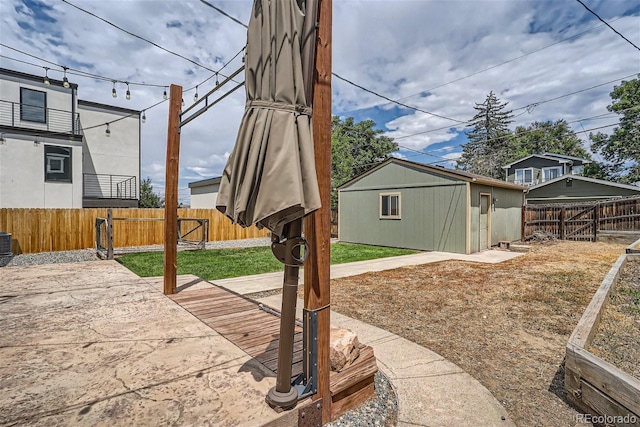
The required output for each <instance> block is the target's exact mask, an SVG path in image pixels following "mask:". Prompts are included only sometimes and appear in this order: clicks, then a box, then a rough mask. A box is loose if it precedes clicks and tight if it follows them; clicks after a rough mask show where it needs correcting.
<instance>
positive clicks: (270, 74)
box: [216, 0, 320, 236]
mask: <svg viewBox="0 0 640 427" xmlns="http://www.w3.org/2000/svg"><path fill="white" fill-rule="evenodd" d="M312 3H313V4H312ZM316 8H317V6H316V2H315V0H313V1H309V0H307V1H306V2H305V1H304V0H271V1H268V0H255V1H254V5H253V11H252V14H251V19H250V21H249V29H248V32H247V50H246V54H245V55H246V56H245V79H246V83H245V86H246V92H247V103H246V108H245V112H244V116H243V118H242V122H241V125H240V130H239V132H238V137H237V140H236V145H235V147H234V149H233V152H232V153H231V155H230V157H229V160H228V161H227V165H226V167H225V169H224V172H223V174H222V180H221V182H220V191H219V194H218V198H217V203H216V205H217V206H216V207H217V209H218V210H220V211H221V212H223V213H224V214H225V215H227V216H228V217H229V218H230V219H231V220H232V221H233V222H234V223H237V224H240V225H242V226H245V227H247V226H250V225H252V224H256V225H257V226H258V227H260V228H262V227H266V228H268V229H270V230H271V231H272V232H274V233H275V234H276V235H278V236H282V231H283V226H284V225H285V224H286V223H288V222H291V221H293V220H294V219H298V218H302V217H303V216H304V215H306V214H308V213H310V212H312V211H314V210H316V209H318V208H319V207H320V195H319V192H318V183H317V178H316V170H315V163H314V154H313V135H312V126H311V108H310V106H311V101H312V89H311V88H312V87H313V85H312V81H311V80H312V77H313V72H312V71H313V70H312V67H313V59H314V58H313V55H314V46H315V31H314V29H315V20H316V18H315V15H316ZM306 10H309V11H310V13H308V14H307V13H305V12H306ZM311 15H313V16H311ZM305 18H306V19H305Z"/></svg>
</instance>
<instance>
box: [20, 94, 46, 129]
mask: <svg viewBox="0 0 640 427" xmlns="http://www.w3.org/2000/svg"><path fill="white" fill-rule="evenodd" d="M20 120H24V121H27V122H37V123H46V122H47V94H46V93H45V92H40V91H38V90H33V89H27V88H25V87H21V88H20Z"/></svg>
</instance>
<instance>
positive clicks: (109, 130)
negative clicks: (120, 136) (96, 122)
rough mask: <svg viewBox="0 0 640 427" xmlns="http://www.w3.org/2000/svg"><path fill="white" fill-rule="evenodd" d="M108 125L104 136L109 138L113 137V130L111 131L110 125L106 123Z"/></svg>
mask: <svg viewBox="0 0 640 427" xmlns="http://www.w3.org/2000/svg"><path fill="white" fill-rule="evenodd" d="M105 125H107V129H106V130H105V131H104V134H105V135H106V136H107V137H109V136H111V129H109V123H105Z"/></svg>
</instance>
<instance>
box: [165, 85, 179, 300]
mask: <svg viewBox="0 0 640 427" xmlns="http://www.w3.org/2000/svg"><path fill="white" fill-rule="evenodd" d="M169 96H170V99H169V127H168V130H167V158H166V170H165V181H164V185H165V187H164V294H165V295H171V294H175V293H176V292H177V281H178V279H177V274H178V171H179V166H180V109H181V108H182V86H178V85H171V88H170V91H169Z"/></svg>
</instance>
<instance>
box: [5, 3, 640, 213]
mask: <svg viewBox="0 0 640 427" xmlns="http://www.w3.org/2000/svg"><path fill="white" fill-rule="evenodd" d="M583 2H584V3H585V4H586V5H587V6H588V7H589V8H590V9H591V10H592V11H594V12H595V13H596V14H597V15H599V16H600V17H601V18H602V19H604V20H605V21H607V23H609V25H611V26H612V27H613V28H614V29H615V30H616V31H618V32H619V33H620V34H622V35H623V36H624V37H626V38H627V39H628V40H629V41H630V42H632V43H634V44H635V45H636V46H640V2H638V1H637V0H583ZM208 3H209V4H210V5H212V6H215V8H217V9H218V10H216V9H215V8H212V7H210V6H209V5H207V4H205V2H202V1H199V0H198V1H196V0H189V1H184V0H172V1H157V0H153V1H152V0H117V1H109V0H107V1H96V0H92V1H86V0H57V1H49V0H46V1H40V0H0V16H1V18H0V20H1V28H0V43H2V45H3V46H0V55H2V56H1V57H0V66H1V67H3V68H9V69H13V70H18V71H23V72H26V73H31V74H35V75H43V76H44V68H43V67H45V66H47V67H50V70H49V71H48V74H49V76H50V77H52V78H55V79H62V68H61V67H60V66H66V67H69V69H70V71H69V75H68V77H69V80H70V81H71V82H73V83H77V84H78V97H79V98H80V99H82V100H87V101H93V102H99V103H104V104H110V105H116V106H120V107H125V108H130V109H135V110H145V116H146V122H145V123H144V124H143V125H142V144H141V147H142V152H141V157H142V159H141V164H142V171H141V175H142V177H141V178H142V179H145V178H147V177H148V178H150V179H151V182H152V185H153V188H154V191H156V192H157V193H159V194H161V195H163V193H164V180H165V153H166V144H167V120H168V102H161V101H162V100H163V96H162V95H163V91H164V87H168V86H169V85H171V84H177V85H181V86H182V87H183V89H184V90H185V93H184V97H183V99H184V101H185V107H184V108H185V109H186V108H188V107H189V106H190V105H191V104H193V102H194V101H193V97H194V94H195V92H196V90H195V86H196V85H198V89H197V92H198V94H199V96H200V97H202V95H204V94H205V93H206V92H208V91H210V90H211V89H213V88H214V87H215V81H216V73H215V72H218V76H217V77H218V80H219V81H223V79H224V77H223V76H227V75H229V74H230V73H232V72H233V71H235V70H237V69H238V68H239V67H240V66H241V65H242V62H241V56H242V55H241V54H240V55H237V54H238V53H239V52H240V51H241V50H242V48H243V47H244V45H245V43H246V28H245V27H244V26H243V25H241V24H242V23H244V24H247V23H248V21H249V16H250V13H251V8H252V4H253V1H252V0H226V1H218V0H208ZM79 8H80V9H84V11H82V10H80V9H79ZM221 11H222V12H224V13H225V14H226V15H228V16H226V15H225V14H223V13H221ZM99 18H101V19H99ZM104 21H108V22H110V23H112V24H114V25H116V26H118V27H120V28H122V29H123V30H125V31H122V30H119V29H117V28H115V27H114V26H112V25H109V23H107V22H104ZM238 21H239V22H238ZM332 31H333V36H332V37H333V43H332V49H333V50H332V55H333V58H332V66H333V72H334V73H335V74H336V75H337V76H339V77H337V76H334V77H333V80H332V114H334V115H338V116H340V117H354V118H355V119H356V120H357V121H361V120H366V119H371V120H373V121H375V123H376V126H377V127H378V128H379V129H381V130H383V131H384V132H385V133H384V134H385V135H387V136H390V137H392V138H394V139H395V140H396V142H397V143H398V144H399V145H400V150H399V151H398V152H396V153H394V155H396V156H398V157H403V158H407V159H409V160H412V161H416V162H421V163H429V164H440V165H443V166H446V167H455V160H456V159H457V158H458V157H459V156H460V153H461V151H462V148H461V144H464V143H465V142H466V134H465V131H469V130H470V128H468V127H466V126H467V125H465V122H467V121H469V120H470V119H471V118H472V117H473V115H474V114H475V112H476V111H475V110H474V108H473V107H474V106H475V105H476V104H478V103H481V102H483V101H484V99H485V98H486V96H487V94H488V93H489V92H490V91H493V92H494V93H495V94H496V95H497V97H498V98H499V99H500V101H502V102H508V106H507V108H508V109H512V110H513V114H514V116H515V117H514V123H513V124H512V128H515V126H520V125H521V126H527V125H529V124H531V123H533V122H535V121H547V120H551V121H556V120H560V119H564V120H566V121H567V122H569V124H570V126H571V128H572V129H574V130H575V131H576V132H580V133H579V134H578V136H579V137H580V138H581V139H583V140H584V141H585V147H586V148H588V134H589V131H590V130H591V129H595V128H601V129H598V130H595V131H596V132H597V131H602V132H605V133H610V132H611V130H612V129H613V128H614V127H613V125H615V124H616V123H617V122H618V118H617V117H616V115H614V114H608V112H607V109H606V107H607V105H610V104H611V98H610V96H609V94H610V92H611V91H612V90H613V88H614V86H615V85H618V84H620V82H621V81H622V80H630V79H633V78H634V77H636V76H637V75H638V73H640V51H639V50H638V49H636V48H635V47H634V46H633V45H632V44H630V43H629V42H627V41H625V40H624V39H623V38H622V37H620V35H618V34H616V33H615V32H614V31H613V30H612V29H611V28H609V27H607V26H606V25H605V24H603V23H602V22H601V21H600V20H599V19H598V18H597V17H596V16H594V15H593V14H592V13H590V12H589V11H588V10H587V9H585V7H583V6H582V5H581V4H580V3H579V2H578V1H577V0H551V1H547V0H534V1H528V0H468V1H466V0H433V1H432V0H412V1H405V0H334V1H333V27H332ZM132 34H133V35H132ZM134 35H135V36H139V37H135V36H134ZM141 38H144V39H146V40H147V41H144V40H142V39H141ZM149 42H152V43H149ZM18 51H20V52H18ZM167 51H171V52H173V53H170V52H167ZM46 61H49V62H46ZM53 64H57V66H56V65H53ZM223 66H224V68H222V67H223ZM72 70H78V71H80V73H78V72H76V71H72ZM86 73H90V74H92V75H94V76H100V77H102V78H97V77H89V76H87V75H86ZM114 80H115V81H116V83H115V87H116V90H117V93H118V97H117V98H115V99H114V98H113V97H112V94H111V92H112V89H113V87H114V83H113V81H114ZM234 80H235V81H237V82H241V81H242V74H240V75H238V76H237V78H235V79H234ZM345 80H347V81H349V82H351V83H349V82H347V81H345ZM124 82H130V85H129V89H130V91H131V99H130V100H127V99H126V98H125V96H124V94H125V92H126V89H127V86H126V84H125V83H124ZM134 82H135V83H145V84H146V85H139V84H133V83H134ZM354 84H355V85H354ZM149 85H151V86H149ZM356 85H358V86H362V87H364V88H366V89H368V90H369V91H371V92H375V93H377V94H379V95H383V96H384V97H386V98H389V99H392V100H395V101H398V102H400V103H401V104H405V105H407V106H410V107H413V108H407V107H405V106H401V105H398V104H394V103H391V102H389V101H387V100H385V99H383V98H381V97H379V96H377V95H375V94H373V93H371V92H368V91H365V90H363V89H361V88H358V87H357V86H356ZM231 87H232V85H231V84H228V85H224V86H221V87H220V89H222V90H223V91H226V90H228V89H230V88H231ZM222 90H221V91H219V92H216V93H221V92H222ZM211 99H215V97H213V98H211ZM159 102H160V104H158V105H157V106H155V107H153V108H149V107H150V106H152V105H154V104H157V103H159ZM244 103H245V94H244V90H243V89H242V88H241V89H240V90H237V91H236V92H234V93H233V94H231V95H229V96H228V97H226V98H225V99H224V100H222V101H220V102H219V103H218V104H216V105H215V106H213V107H212V108H211V109H209V110H208V111H207V112H206V113H204V114H203V115H201V116H200V117H198V118H197V119H195V120H193V121H192V122H191V123H189V124H187V125H186V126H184V127H183V128H182V132H181V136H180V138H181V146H180V172H179V198H180V201H181V202H183V203H185V204H188V203H189V189H188V183H189V182H194V181H198V180H202V179H207V178H211V177H215V176H219V175H220V174H221V172H222V170H223V168H224V165H225V163H226V160H227V158H228V156H229V153H230V152H231V150H232V149H233V146H234V144H235V138H236V134H237V131H238V127H239V124H240V119H241V117H242V113H243V110H244ZM416 109H417V110H422V111H417V110H416ZM428 113H433V114H435V115H432V114H428ZM604 126H607V127H604ZM117 131H118V129H117V124H114V125H112V127H111V132H117ZM421 153H423V154H421ZM595 159H596V160H600V159H599V158H598V156H595Z"/></svg>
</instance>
